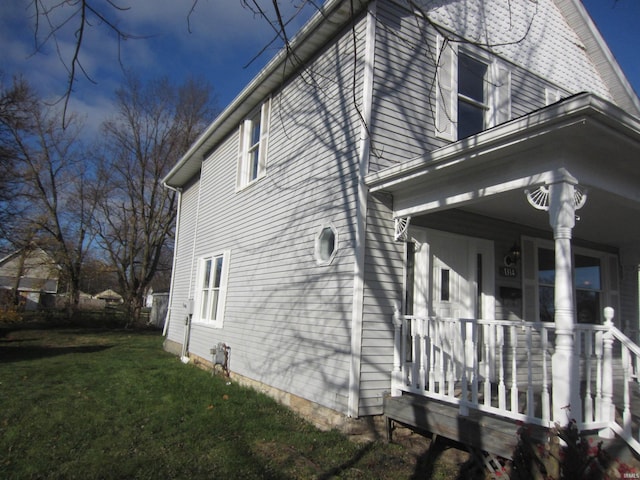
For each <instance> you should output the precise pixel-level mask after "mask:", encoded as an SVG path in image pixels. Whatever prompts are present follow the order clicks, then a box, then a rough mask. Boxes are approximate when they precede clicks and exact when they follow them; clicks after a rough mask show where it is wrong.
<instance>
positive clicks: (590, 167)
mask: <svg viewBox="0 0 640 480" xmlns="http://www.w3.org/2000/svg"><path fill="white" fill-rule="evenodd" d="M410 5H411V7H410ZM292 48H293V53H289V54H288V53H287V52H285V51H282V52H280V53H279V54H278V55H277V56H276V57H274V59H273V60H272V61H271V62H270V63H269V64H268V65H267V66H266V67H265V68H264V69H263V70H262V71H261V72H260V73H259V74H258V75H257V76H256V77H255V79H254V80H253V81H252V82H251V83H250V84H249V85H248V86H247V87H246V88H245V89H244V90H243V91H242V92H241V93H240V94H239V96H238V97H237V98H236V99H235V100H234V101H233V102H232V103H231V104H230V105H229V106H228V107H227V108H226V109H225V110H224V111H223V112H222V114H221V115H220V116H219V117H218V118H217V119H215V121H214V122H213V123H212V124H211V125H210V127H209V128H208V129H207V130H206V131H205V132H204V134H203V135H202V136H201V137H200V138H199V139H198V140H197V141H196V142H195V143H194V144H193V145H192V146H191V148H190V149H189V151H188V152H187V153H186V154H185V155H184V157H183V158H182V159H180V161H179V162H178V163H177V165H176V166H175V167H174V168H173V169H172V170H171V172H170V173H169V174H168V175H167V176H166V178H165V183H166V185H167V186H168V187H169V188H173V189H175V190H177V191H178V192H179V195H180V208H179V218H178V225H177V239H176V248H175V260H174V270H173V278H172V288H171V298H170V306H169V313H168V317H167V325H166V326H165V331H166V341H165V348H166V349H167V350H169V351H172V352H175V353H176V354H180V355H182V356H183V357H184V358H185V359H187V358H190V359H192V360H194V361H199V362H205V361H212V359H213V357H212V355H214V353H212V352H215V351H217V350H216V348H217V347H216V346H217V345H218V344H220V343H224V344H225V345H226V346H227V347H228V348H229V351H230V353H231V354H230V357H229V359H230V360H229V362H230V363H229V369H230V370H231V372H232V378H236V379H239V380H242V381H244V382H246V383H249V384H252V385H254V386H257V387H258V388H261V389H264V390H265V391H268V392H270V393H271V394H272V395H274V396H276V397H277V398H280V399H281V400H282V401H284V402H286V403H288V404H289V405H292V406H294V407H295V408H298V409H299V410H305V409H306V408H307V407H309V408H310V410H307V411H312V412H314V415H318V416H322V415H324V416H325V417H324V418H316V419H315V420H316V421H317V423H321V422H322V421H323V420H331V421H335V422H338V421H339V420H340V419H341V418H346V417H352V418H359V417H364V416H371V415H381V414H384V413H385V399H386V398H387V396H388V395H390V394H391V395H392V396H393V397H394V398H395V397H401V396H405V397H406V396H408V395H414V396H418V397H425V398H429V399H432V400H434V401H438V402H442V403H448V404H450V405H453V406H455V407H456V408H458V409H459V414H460V415H462V416H465V415H468V413H469V411H470V410H475V411H480V412H487V413H491V414H492V415H496V416H502V417H505V418H510V419H515V420H521V421H529V422H532V423H537V424H541V425H543V426H547V425H550V424H551V422H553V421H560V422H563V423H564V422H566V421H567V412H566V407H567V405H571V413H572V415H573V416H574V417H575V418H577V419H578V423H579V425H580V426H581V427H583V428H586V429H597V430H600V431H601V432H602V433H603V434H604V435H606V434H610V433H611V432H614V431H615V432H616V433H618V434H619V435H620V436H623V437H625V438H627V439H628V440H629V442H630V443H633V440H631V439H630V437H631V426H630V424H629V425H628V424H627V423H623V424H620V422H618V423H615V422H614V421H613V419H612V418H611V417H612V415H613V413H612V412H613V407H612V405H614V403H615V401H616V399H615V398H613V397H612V392H611V388H612V387H611V385H610V384H609V382H608V380H607V378H611V377H610V371H611V368H612V367H611V362H610V361H608V360H607V359H608V358H609V357H608V354H609V353H611V350H610V349H608V346H609V345H610V344H609V343H607V341H608V340H607V339H612V340H611V342H617V344H622V347H619V346H618V347H617V350H616V351H620V350H622V351H624V352H627V354H629V355H636V353H634V352H640V350H638V349H637V347H635V345H634V344H633V343H632V342H630V341H629V339H628V338H627V337H626V336H624V335H623V333H622V331H624V332H625V333H626V334H627V336H629V337H631V338H633V339H635V337H636V334H637V330H638V322H639V307H638V271H639V265H640V221H639V220H640V218H639V217H640V119H639V117H640V102H639V100H638V97H637V96H636V94H635V93H634V92H633V90H632V88H631V87H630V85H629V83H628V81H627V80H626V78H625V76H624V74H623V72H622V71H621V69H620V67H619V65H618V64H617V63H616V61H615V59H614V57H613V55H612V54H611V52H610V51H609V49H608V47H607V45H606V44H605V42H604V40H603V38H602V37H601V35H600V34H599V33H598V31H597V29H596V27H595V26H594V24H593V23H592V21H591V19H590V18H589V16H588V14H587V12H586V10H585V8H584V7H583V6H582V4H581V2H580V1H579V0H536V1H526V2H502V1H498V0H438V1H435V2H434V1H433V0H430V1H420V0H418V1H414V2H407V1H400V0H397V1H394V0H374V1H364V0H353V1H349V0H328V1H326V2H325V3H324V6H323V9H322V12H319V13H318V14H317V15H315V16H314V17H313V18H312V19H311V20H310V21H309V22H308V24H307V25H306V26H305V27H303V28H302V30H301V31H300V33H299V35H298V36H297V37H296V38H295V40H294V41H293V43H292ZM436 65H438V67H436ZM605 307H613V308H614V312H615V317H614V323H615V325H616V326H617V327H618V328H615V327H611V326H610V325H609V324H608V323H607V324H606V325H603V324H604V323H605V318H604V313H603V312H604V309H605ZM607 315H609V314H607ZM607 318H609V317H607ZM603 339H605V340H603ZM603 342H604V343H603ZM634 349H635V350H634ZM603 352H604V353H603ZM607 352H609V353H607ZM603 359H604V360H603ZM603 362H604V363H603ZM607 362H608V363H607ZM592 364H593V372H592V370H591V365H592ZM596 364H597V369H598V372H599V373H598V375H596V373H595V371H596ZM587 365H588V368H587V367H586V366H587ZM619 365H620V364H619ZM623 365H631V363H630V362H627V363H626V364H623ZM602 368H604V370H601V369H602ZM607 369H608V370H607ZM622 370H624V372H625V373H629V375H632V374H635V371H632V370H630V369H621V370H620V371H622ZM602 372H604V373H602ZM607 372H609V373H607ZM578 373H580V374H582V375H583V377H582V378H581V377H580V376H579V375H578ZM584 375H586V377H584ZM608 375H609V376H608ZM621 375H622V374H621ZM581 381H582V385H583V386H584V385H588V388H587V391H586V392H585V391H584V390H583V391H580V382H581ZM591 385H593V389H592V390H591ZM534 387H535V388H534ZM494 391H495V397H496V399H495V402H494V400H493V399H492V398H491V397H492V392H494ZM520 394H522V395H520ZM581 395H582V397H581ZM534 396H535V398H536V402H537V404H536V405H537V406H535V408H534V402H533V398H534ZM521 397H522V398H521ZM523 402H524V403H523ZM591 404H594V405H595V407H594V406H593V405H591ZM615 405H617V406H619V407H620V408H621V411H622V410H624V408H623V407H622V403H620V404H615ZM594 408H595V409H596V410H597V412H596V413H594ZM625 415H626V413H625ZM625 418H627V417H625ZM638 445H640V444H638Z"/></svg>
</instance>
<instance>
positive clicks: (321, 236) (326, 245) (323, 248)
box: [315, 226, 338, 265]
mask: <svg viewBox="0 0 640 480" xmlns="http://www.w3.org/2000/svg"><path fill="white" fill-rule="evenodd" d="M337 244H338V238H337V232H336V230H335V229H334V228H333V227H332V226H329V227H323V228H322V229H321V230H320V232H319V233H318V235H317V237H316V249H315V250H316V260H317V261H318V263H320V264H321V265H328V264H330V263H331V261H332V260H333V257H335V255H336V250H337Z"/></svg>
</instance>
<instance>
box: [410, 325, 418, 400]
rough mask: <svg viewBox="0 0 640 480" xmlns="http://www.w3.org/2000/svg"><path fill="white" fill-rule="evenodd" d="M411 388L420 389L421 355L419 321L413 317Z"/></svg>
mask: <svg viewBox="0 0 640 480" xmlns="http://www.w3.org/2000/svg"><path fill="white" fill-rule="evenodd" d="M411 353H412V355H411V388H414V389H415V388H418V379H419V376H418V362H419V361H420V360H419V358H420V357H419V355H420V337H419V335H418V319H417V318H416V317H411Z"/></svg>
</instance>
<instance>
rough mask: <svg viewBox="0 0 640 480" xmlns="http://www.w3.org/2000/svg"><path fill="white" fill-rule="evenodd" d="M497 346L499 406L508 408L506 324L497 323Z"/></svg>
mask: <svg viewBox="0 0 640 480" xmlns="http://www.w3.org/2000/svg"><path fill="white" fill-rule="evenodd" d="M496 337H497V338H496V347H497V348H498V408H499V409H500V410H506V409H507V387H506V385H505V384H504V326H503V325H496Z"/></svg>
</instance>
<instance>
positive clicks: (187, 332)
mask: <svg viewBox="0 0 640 480" xmlns="http://www.w3.org/2000/svg"><path fill="white" fill-rule="evenodd" d="M201 165H202V167H201V169H200V179H199V180H198V201H197V204H196V221H195V225H194V228H193V244H192V247H191V270H190V272H189V294H188V296H187V302H186V303H184V304H183V308H184V309H185V319H184V329H183V340H182V351H181V353H180V360H181V361H182V363H188V362H189V340H190V338H191V320H192V317H193V311H194V308H195V306H194V298H193V282H194V279H193V269H194V263H195V254H196V238H197V236H198V222H199V220H200V199H201V196H202V177H203V170H204V160H203V161H202V164H201ZM176 244H177V239H176ZM176 254H177V249H176V251H175V252H174V268H175V262H176ZM174 272H175V270H174ZM174 278H175V273H174V274H172V276H171V279H172V284H173V279H174ZM172 288H173V285H172Z"/></svg>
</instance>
